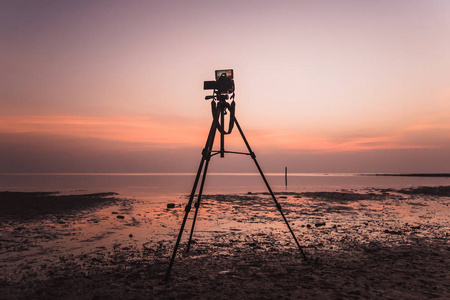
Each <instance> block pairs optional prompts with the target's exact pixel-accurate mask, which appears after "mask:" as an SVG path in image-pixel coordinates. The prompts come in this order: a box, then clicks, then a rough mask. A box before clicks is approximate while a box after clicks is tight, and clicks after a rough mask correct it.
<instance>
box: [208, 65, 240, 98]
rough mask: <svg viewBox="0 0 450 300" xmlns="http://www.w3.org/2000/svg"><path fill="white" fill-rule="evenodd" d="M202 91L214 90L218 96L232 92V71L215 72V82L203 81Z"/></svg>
mask: <svg viewBox="0 0 450 300" xmlns="http://www.w3.org/2000/svg"><path fill="white" fill-rule="evenodd" d="M203 89H204V90H215V91H217V94H218V95H223V94H231V93H233V92H234V80H233V70H232V69H228V70H216V80H212V81H205V82H204V83H203Z"/></svg>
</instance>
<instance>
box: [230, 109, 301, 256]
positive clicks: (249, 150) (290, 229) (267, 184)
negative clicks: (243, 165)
mask: <svg viewBox="0 0 450 300" xmlns="http://www.w3.org/2000/svg"><path fill="white" fill-rule="evenodd" d="M234 123H235V124H236V126H237V128H238V130H239V133H240V134H241V136H242V139H243V140H244V143H245V145H246V146H247V149H248V152H249V153H250V155H251V157H252V159H253V161H254V162H255V165H256V167H257V168H258V171H259V174H261V177H262V179H263V180H264V183H265V184H266V186H267V189H268V190H269V193H270V195H271V196H272V199H273V201H274V202H275V205H276V206H277V209H278V211H279V212H280V214H281V216H282V217H283V220H284V222H285V223H286V225H287V227H288V229H289V231H290V232H291V234H292V237H293V238H294V241H295V243H296V244H297V247H298V249H300V252H301V253H302V255H303V258H304V260H306V255H305V253H304V252H303V249H302V247H301V246H300V244H299V242H298V240H297V237H296V236H295V234H294V231H292V228H291V226H290V225H289V222H288V221H287V219H286V217H285V216H284V213H283V211H282V210H281V205H280V204H279V203H278V201H277V198H275V195H274V193H273V192H272V189H271V188H270V185H269V183H268V182H267V179H266V177H265V176H264V173H263V171H262V170H261V167H260V166H259V164H258V161H257V160H256V155H255V153H254V152H253V151H252V149H251V148H250V144H249V143H248V141H247V139H246V138H245V135H244V132H243V131H242V129H241V126H239V123H238V121H237V119H236V118H235V119H234Z"/></svg>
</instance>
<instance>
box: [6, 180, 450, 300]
mask: <svg viewBox="0 0 450 300" xmlns="http://www.w3.org/2000/svg"><path fill="white" fill-rule="evenodd" d="M449 191H450V187H448V186H441V187H418V188H410V189H402V190H401V189H399V190H395V189H378V188H365V189H359V190H355V189H348V190H346V189H341V190H336V191H333V192H330V191H327V192H321V191H317V192H284V193H283V192H281V193H277V194H276V196H277V199H278V201H279V203H280V204H281V207H282V209H283V212H284V213H285V215H286V218H287V220H288V221H289V223H290V224H291V226H292V229H293V231H294V232H295V234H296V236H297V238H298V240H299V242H300V245H301V246H302V248H303V251H304V252H305V254H306V256H307V261H305V260H304V259H303V257H302V255H301V253H300V251H299V249H298V248H297V246H296V244H295V242H294V240H293V238H292V236H291V234H290V232H289V231H288V229H287V227H286V224H285V223H284V222H283V220H282V218H281V216H280V213H279V211H278V210H277V209H276V206H275V204H274V202H273V200H272V198H271V197H270V195H269V194H267V193H241V194H210V195H204V197H203V198H202V203H201V206H200V210H199V215H198V218H197V223H196V227H195V231H194V235H193V243H192V245H191V248H190V251H189V253H186V252H185V251H184V250H185V247H186V242H187V239H188V236H189V232H190V229H191V224H192V217H193V215H194V210H195V208H194V207H193V210H192V211H191V213H190V215H189V219H188V222H187V225H186V228H185V232H184V233H183V239H182V242H181V245H180V249H179V251H178V256H177V258H176V260H175V263H174V266H173V269H172V274H171V278H170V280H169V281H165V280H164V277H165V274H166V271H167V267H168V265H169V260H170V256H171V254H172V251H173V247H174V245H175V240H176V237H177V235H178V232H179V228H180V225H181V221H182V219H183V216H184V213H185V211H184V206H185V205H186V203H187V201H188V198H187V197H186V196H185V195H179V196H178V197H176V198H173V199H172V198H161V199H159V200H158V201H149V200H148V199H140V198H121V197H120V195H117V194H115V193H100V194H88V195H60V194H58V193H14V195H13V194H11V193H7V192H0V213H1V214H0V225H1V228H2V231H1V233H0V240H1V244H0V259H1V261H2V267H1V268H2V270H1V273H0V295H1V297H0V298H2V299H3V298H5V299H25V298H31V299H35V298H42V299H44V298H46V299H58V298H65V299H230V298H236V297H245V298H249V299H253V298H255V299H256V298H257V299H274V298H279V299H299V298H301V299H339V298H342V299H367V298H386V299H394V298H395V299H424V298H441V299H448V298H450V284H449V282H450V245H449V232H450V230H449V229H450V217H449V216H450V208H449V204H450V197H449V193H448V192H449ZM168 204H170V205H168Z"/></svg>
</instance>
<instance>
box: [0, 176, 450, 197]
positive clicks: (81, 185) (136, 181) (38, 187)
mask: <svg viewBox="0 0 450 300" xmlns="http://www.w3.org/2000/svg"><path fill="white" fill-rule="evenodd" d="M195 175H196V174H194V173H7V174H5V173H3V174H0V191H22V192H60V193H63V194H86V193H98V192H116V193H118V194H119V195H120V196H123V197H143V198H147V197H154V196H173V195H183V194H185V195H188V194H190V193H191V190H192V186H193V183H194V181H195ZM265 176H266V178H267V181H268V182H269V184H270V186H271V188H272V190H273V191H274V192H286V191H287V192H305V191H336V190H343V189H344V190H345V189H346V190H350V189H356V190H358V189H365V188H395V189H399V188H411V187H418V186H440V185H450V177H426V176H424V177H420V176H417V177H416V176H375V174H369V173H364V174H361V173H290V174H288V176H287V185H286V178H285V174H284V173H266V174H265ZM266 191H267V187H266V186H265V184H264V181H263V179H262V177H261V175H260V174H259V173H208V174H207V176H206V180H205V186H204V190H203V193H204V194H219V193H224V194H230V193H249V192H251V193H258V192H266Z"/></svg>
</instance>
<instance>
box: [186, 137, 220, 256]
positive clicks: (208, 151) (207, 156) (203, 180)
mask: <svg viewBox="0 0 450 300" xmlns="http://www.w3.org/2000/svg"><path fill="white" fill-rule="evenodd" d="M215 135H216V131H215V130H214V132H213V133H212V141H211V143H210V144H209V148H208V150H207V153H206V158H205V160H206V163H205V168H204V170H203V176H202V182H201V183H200V189H199V191H198V198H197V202H196V203H195V214H194V220H193V221H192V228H191V234H190V235H189V241H188V244H187V246H186V252H189V249H190V247H191V241H192V235H193V234H194V227H195V221H196V220H197V214H198V209H199V208H200V202H201V199H202V194H203V187H204V185H205V179H206V174H207V172H208V166H209V161H210V159H211V150H212V147H213V145H214V138H215Z"/></svg>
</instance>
